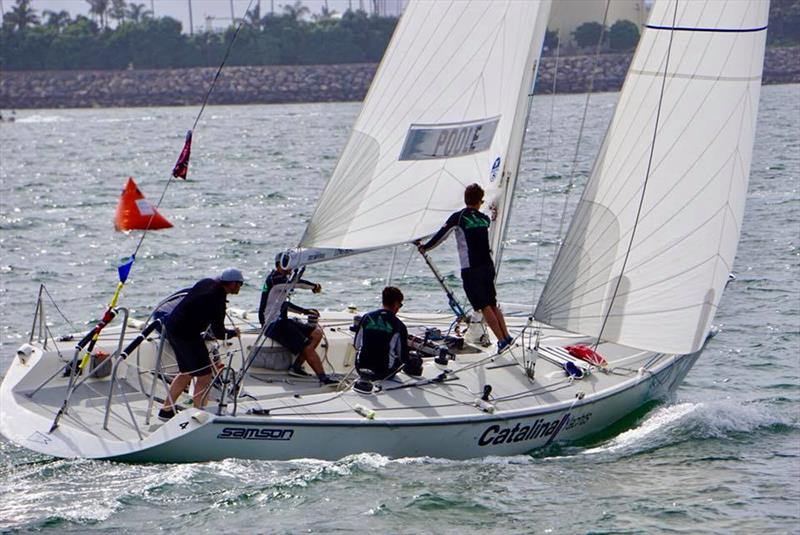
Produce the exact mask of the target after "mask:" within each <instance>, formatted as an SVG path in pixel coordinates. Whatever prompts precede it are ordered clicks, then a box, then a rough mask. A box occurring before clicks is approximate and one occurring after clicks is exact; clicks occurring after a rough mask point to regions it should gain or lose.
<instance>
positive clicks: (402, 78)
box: [300, 0, 550, 250]
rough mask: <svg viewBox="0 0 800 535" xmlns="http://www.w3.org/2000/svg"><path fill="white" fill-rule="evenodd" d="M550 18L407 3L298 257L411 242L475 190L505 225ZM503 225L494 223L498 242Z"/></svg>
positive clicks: (494, 6) (458, 3)
mask: <svg viewBox="0 0 800 535" xmlns="http://www.w3.org/2000/svg"><path fill="white" fill-rule="evenodd" d="M549 9H550V2H549V1H547V0H544V1H535V0H530V1H524V2H520V1H516V0H507V1H503V2H499V1H487V0H451V1H436V2H411V3H410V4H409V5H408V7H407V8H406V11H405V13H404V14H403V16H402V17H401V19H400V22H399V24H398V27H397V29H396V30H395V34H394V36H393V38H392V41H391V43H390V44H389V47H388V49H387V51H386V54H385V55H384V59H383V61H382V62H381V65H380V67H379V68H378V71H377V72H376V74H375V79H374V80H373V82H372V86H371V87H370V90H369V93H368V94H367V98H366V100H365V101H364V105H363V108H362V110H361V113H360V115H359V117H358V119H357V120H356V123H355V125H354V127H353V132H352V134H351V137H350V139H349V141H348V143H347V145H346V146H345V149H344V151H343V153H342V155H341V158H340V159H339V162H338V164H337V166H336V168H335V170H334V172H333V175H332V177H331V179H330V180H329V181H328V184H327V185H326V187H325V189H324V191H323V193H322V196H321V198H320V200H319V204H318V205H317V207H316V210H315V212H314V214H313V216H312V218H311V221H310V222H309V224H308V227H307V228H306V232H305V234H304V236H303V239H302V241H301V243H300V246H301V247H302V248H315V249H344V250H365V249H372V248H378V247H386V246H390V245H396V244H400V243H406V242H410V241H412V240H414V239H416V238H420V237H422V236H425V235H428V234H430V233H432V232H434V231H435V230H437V229H438V228H439V227H440V226H441V225H442V223H443V222H444V220H445V219H446V217H447V215H448V214H449V213H450V212H453V211H455V210H457V209H458V208H460V207H462V206H463V192H464V187H465V186H467V185H468V184H470V183H473V182H477V183H479V184H481V185H482V186H483V187H484V189H485V190H486V192H487V201H490V202H491V201H495V203H496V205H497V207H498V209H499V210H501V211H505V213H507V210H506V208H507V207H508V204H509V202H508V199H507V198H506V195H505V190H506V189H507V187H508V185H509V184H513V180H514V179H515V178H516V168H517V163H518V155H519V152H518V151H519V146H520V145H521V142H522V136H523V135H524V125H525V121H524V119H525V116H526V115H527V95H528V92H529V90H530V88H531V83H532V80H533V76H534V73H535V68H536V65H537V63H538V58H539V52H540V50H541V45H542V40H543V38H544V32H545V28H546V24H547V18H548V13H549ZM509 160H510V161H509ZM504 221H505V216H504V213H500V214H498V224H497V225H495V227H496V230H495V234H496V235H497V236H502V232H503V227H504V224H503V222H504Z"/></svg>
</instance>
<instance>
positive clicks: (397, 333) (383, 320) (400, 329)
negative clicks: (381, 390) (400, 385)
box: [354, 286, 422, 380]
mask: <svg viewBox="0 0 800 535" xmlns="http://www.w3.org/2000/svg"><path fill="white" fill-rule="evenodd" d="M381 302H382V304H383V308H379V309H378V310H374V311H372V312H370V313H368V314H365V315H364V316H363V317H362V318H361V322H360V323H359V324H358V330H357V331H356V338H355V342H354V343H355V346H356V369H357V370H358V373H359V375H361V376H362V377H364V378H366V379H376V380H384V379H389V378H391V377H393V376H394V375H395V374H396V373H397V372H398V371H399V370H400V368H401V367H403V366H404V365H406V366H407V369H411V370H416V371H412V373H411V374H410V375H421V373H422V369H421V366H422V363H421V361H420V360H419V358H418V357H417V359H410V358H409V352H408V330H407V329H406V326H405V325H404V324H403V322H402V321H400V319H399V318H398V317H397V313H398V312H399V311H400V308H401V307H402V306H403V293H402V292H401V291H400V290H399V289H397V288H395V287H394V286H387V287H386V288H384V289H383V293H382V294H381Z"/></svg>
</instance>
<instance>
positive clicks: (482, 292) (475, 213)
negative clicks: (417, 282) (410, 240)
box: [417, 184, 512, 351]
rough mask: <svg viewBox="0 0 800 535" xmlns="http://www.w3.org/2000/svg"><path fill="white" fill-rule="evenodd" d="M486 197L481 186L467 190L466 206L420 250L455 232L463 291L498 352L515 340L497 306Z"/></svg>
mask: <svg viewBox="0 0 800 535" xmlns="http://www.w3.org/2000/svg"><path fill="white" fill-rule="evenodd" d="M483 194H484V192H483V188H481V187H480V186H479V185H478V184H470V185H469V186H467V189H466V190H464V204H466V207H465V208H462V209H461V210H459V211H458V212H455V213H454V214H452V215H451V216H450V217H448V218H447V221H446V222H445V224H444V226H443V227H442V228H441V229H439V231H438V232H437V233H436V234H434V235H433V237H431V239H430V240H428V242H427V243H425V244H420V245H418V246H417V247H418V248H419V250H420V252H423V253H424V252H426V251H429V250H430V249H433V248H434V247H436V246H438V245H439V244H441V243H442V242H443V241H444V240H445V239H446V238H447V237H448V236H449V235H450V233H451V232H453V231H455V232H456V244H457V245H458V258H459V260H460V261H461V282H462V284H463V285H464V292H465V293H466V294H467V299H469V302H470V304H471V305H472V308H473V309H475V310H479V311H480V312H481V314H483V318H484V319H485V320H486V324H487V325H488V326H489V328H490V329H491V330H492V332H493V333H494V335H495V336H496V337H497V351H502V350H503V348H505V347H506V346H507V345H508V344H510V343H511V340H512V338H511V336H510V335H509V334H508V328H507V327H506V321H505V318H503V313H502V312H501V311H500V309H499V308H498V307H497V292H496V290H495V287H494V278H495V269H494V262H493V261H492V251H491V249H490V248H489V225H490V224H491V219H489V216H487V215H486V214H484V213H482V212H481V211H480V207H481V205H482V204H483Z"/></svg>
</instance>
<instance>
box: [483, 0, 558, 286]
mask: <svg viewBox="0 0 800 535" xmlns="http://www.w3.org/2000/svg"><path fill="white" fill-rule="evenodd" d="M549 14H550V2H542V3H541V4H540V6H539V14H538V15H537V17H536V29H535V31H534V34H533V39H532V41H531V47H530V49H529V50H528V59H527V61H526V65H527V68H526V71H525V76H524V78H523V79H522V86H521V88H520V91H519V100H518V104H517V109H518V110H522V112H518V113H517V114H516V116H515V117H514V124H513V126H512V127H511V136H510V138H509V142H508V152H507V153H506V161H505V162H503V171H502V173H500V177H499V178H500V181H499V184H498V190H499V191H498V192H497V194H496V196H495V200H494V202H493V203H492V204H493V206H492V208H494V210H495V220H494V224H493V226H492V228H491V233H490V235H489V246H490V247H491V249H492V252H493V253H494V263H495V271H496V272H499V270H500V264H501V261H502V258H503V243H504V242H505V239H506V234H507V233H508V221H509V219H510V217H511V209H512V207H513V197H514V190H515V189H516V186H517V178H518V176H519V166H520V162H521V161H522V147H523V145H524V143H525V132H526V131H527V127H528V118H529V116H530V112H531V104H532V103H533V88H534V86H535V84H536V74H537V72H538V70H539V58H540V55H541V51H542V44H543V43H544V35H545V32H546V31H547V22H548V19H549V18H550V17H549ZM490 179H491V176H490Z"/></svg>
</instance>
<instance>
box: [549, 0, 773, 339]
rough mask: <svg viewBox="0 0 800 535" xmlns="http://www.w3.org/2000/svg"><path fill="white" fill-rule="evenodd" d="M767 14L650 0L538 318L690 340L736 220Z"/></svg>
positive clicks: (723, 263) (714, 297)
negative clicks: (648, 13)
mask: <svg viewBox="0 0 800 535" xmlns="http://www.w3.org/2000/svg"><path fill="white" fill-rule="evenodd" d="M767 13H768V2H766V1H761V0H755V1H753V2H739V1H736V0H729V1H722V0H710V1H701V0H692V1H686V0H663V1H660V2H656V3H655V4H654V6H653V9H652V13H651V19H650V21H649V23H648V25H647V27H646V29H645V31H644V32H643V34H642V38H641V40H640V44H639V47H638V49H637V51H636V54H635V55H634V58H633V60H632V62H631V67H630V70H629V72H628V76H627V77H626V80H625V84H624V85H623V89H622V92H621V94H620V97H619V102H618V105H617V109H616V110H615V114H614V118H613V119H612V122H611V125H610V127H609V130H608V132H607V134H606V137H605V139H604V142H603V146H602V148H601V152H600V155H599V156H598V159H597V163H596V164H595V167H594V168H593V170H592V174H591V176H590V179H589V181H588V183H587V186H586V190H585V191H584V194H583V196H582V197H581V200H580V201H579V203H578V206H577V208H576V212H575V216H574V218H573V221H572V224H571V225H570V229H569V231H568V232H567V235H566V237H565V239H564V243H563V244H562V247H561V249H560V250H559V253H558V256H557V258H556V261H555V263H554V266H553V269H552V271H551V274H550V277H549V279H548V281H547V283H546V284H545V288H544V290H543V292H542V296H541V299H540V301H539V303H538V305H537V308H536V312H535V317H536V318H537V319H538V320H540V321H542V322H545V323H548V324H551V325H553V326H555V327H560V328H563V329H566V330H569V331H573V332H580V333H583V334H587V335H590V336H597V337H601V338H602V339H604V340H608V341H612V342H617V343H620V344H624V345H629V346H633V347H637V348H641V349H646V350H651V351H658V352H664V353H689V352H692V351H696V350H698V349H699V348H700V347H701V346H702V344H703V342H704V340H705V335H706V334H707V333H708V330H709V328H710V322H711V320H712V319H713V316H714V312H715V311H716V308H717V306H718V304H719V299H720V297H721V295H722V290H723V288H724V285H725V283H726V282H727V279H728V273H729V272H730V269H731V267H732V264H733V259H734V256H735V253H736V246H737V243H738V238H739V232H740V229H741V220H742V214H743V210H744V200H745V197H746V194H747V182H748V178H749V177H748V175H749V168H750V158H751V154H752V146H753V138H754V134H755V119H756V112H757V103H758V97H759V91H760V83H761V72H762V71H761V69H762V62H763V54H764V41H765V31H764V29H765V27H766V21H767ZM673 19H674V20H673ZM662 84H663V91H662V90H661V86H662ZM654 131H655V137H653V135H652V133H653V132H654ZM651 162H652V163H651ZM645 179H646V180H647V186H646V189H643V188H644V181H645ZM604 325H605V327H604Z"/></svg>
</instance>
